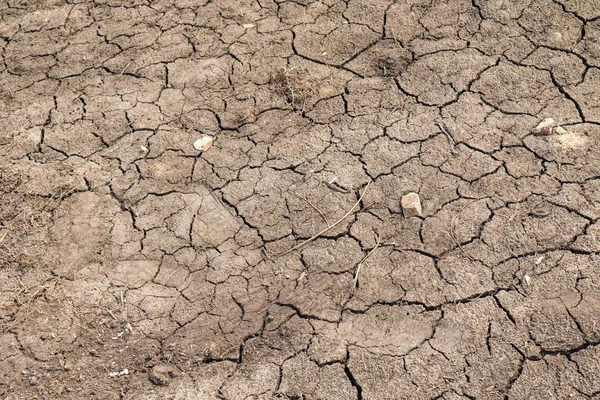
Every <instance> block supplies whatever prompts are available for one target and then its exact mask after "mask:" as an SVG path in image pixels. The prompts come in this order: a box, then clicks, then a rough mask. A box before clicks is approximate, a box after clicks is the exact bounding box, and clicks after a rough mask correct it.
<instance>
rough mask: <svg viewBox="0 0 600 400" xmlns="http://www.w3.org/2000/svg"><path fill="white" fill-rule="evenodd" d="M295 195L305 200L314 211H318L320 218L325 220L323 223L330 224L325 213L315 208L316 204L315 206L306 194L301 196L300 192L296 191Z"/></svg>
mask: <svg viewBox="0 0 600 400" xmlns="http://www.w3.org/2000/svg"><path fill="white" fill-rule="evenodd" d="M296 196H298V197H300V198H301V199H302V200H304V201H305V202H307V203H308V204H309V205H310V206H311V207H312V208H313V209H314V210H315V211H316V212H318V213H319V215H320V216H321V218H323V221H325V223H326V224H327V226H331V224H330V223H329V221H328V220H327V217H326V216H325V214H323V213H322V212H321V210H319V209H318V208H317V206H315V205H314V204H313V203H312V202H311V201H310V200H309V199H308V197H306V196H301V195H300V194H298V193H296Z"/></svg>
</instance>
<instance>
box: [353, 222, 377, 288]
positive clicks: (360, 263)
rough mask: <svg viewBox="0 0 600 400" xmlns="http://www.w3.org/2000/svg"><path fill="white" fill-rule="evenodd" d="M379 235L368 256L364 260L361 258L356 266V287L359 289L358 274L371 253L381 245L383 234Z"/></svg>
mask: <svg viewBox="0 0 600 400" xmlns="http://www.w3.org/2000/svg"><path fill="white" fill-rule="evenodd" d="M376 235H377V236H376V237H377V242H376V243H375V247H373V248H372V249H371V251H369V252H368V253H367V255H366V256H364V257H363V259H362V260H360V262H359V263H358V266H357V267H356V273H355V274H354V289H358V274H359V273H360V268H361V267H362V266H363V264H364V263H365V261H367V258H369V257H371V254H373V252H374V251H375V250H377V248H378V247H379V244H380V243H381V236H379V234H378V233H377V234H376Z"/></svg>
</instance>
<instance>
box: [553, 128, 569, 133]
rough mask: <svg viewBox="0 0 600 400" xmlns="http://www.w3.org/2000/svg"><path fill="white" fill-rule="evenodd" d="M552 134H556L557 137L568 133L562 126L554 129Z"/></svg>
mask: <svg viewBox="0 0 600 400" xmlns="http://www.w3.org/2000/svg"><path fill="white" fill-rule="evenodd" d="M554 132H556V133H558V134H559V135H564V134H566V133H569V131H567V130H566V129H565V128H563V127H562V126H557V127H556V128H554Z"/></svg>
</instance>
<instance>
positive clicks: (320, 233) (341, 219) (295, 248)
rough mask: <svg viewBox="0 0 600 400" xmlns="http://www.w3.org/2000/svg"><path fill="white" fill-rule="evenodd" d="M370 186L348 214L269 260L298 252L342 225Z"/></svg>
mask: <svg viewBox="0 0 600 400" xmlns="http://www.w3.org/2000/svg"><path fill="white" fill-rule="evenodd" d="M370 184H371V182H369V183H367V186H365V190H363V192H362V194H361V195H360V197H359V198H358V200H357V201H356V203H354V205H353V206H352V208H350V209H349V210H348V212H347V213H346V214H344V216H343V217H342V218H340V219H338V220H337V221H336V222H335V223H333V224H332V225H330V226H328V227H327V228H325V229H323V230H322V231H321V232H319V233H317V234H316V235H314V236H313V237H311V238H308V239H306V240H305V241H304V242H302V243H299V244H297V245H296V246H294V247H292V248H291V249H289V250H287V251H284V252H283V253H281V254H277V255H275V256H272V257H271V258H278V257H281V256H284V255H286V254H289V253H291V252H292V251H295V250H298V249H299V248H301V247H304V246H305V245H307V244H309V243H310V242H312V241H313V240H315V239H317V238H318V237H320V236H321V235H323V234H325V233H327V232H328V231H330V230H331V229H333V228H335V227H336V226H337V225H339V224H340V223H342V221H344V220H345V219H346V218H348V216H349V215H350V214H352V211H354V209H355V208H356V206H358V205H359V204H360V202H361V201H362V199H363V197H364V196H365V193H367V189H368V188H369V185H370Z"/></svg>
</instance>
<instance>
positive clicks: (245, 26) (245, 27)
mask: <svg viewBox="0 0 600 400" xmlns="http://www.w3.org/2000/svg"><path fill="white" fill-rule="evenodd" d="M255 26H256V25H255V24H244V25H242V28H244V29H250V28H254V27H255Z"/></svg>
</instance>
